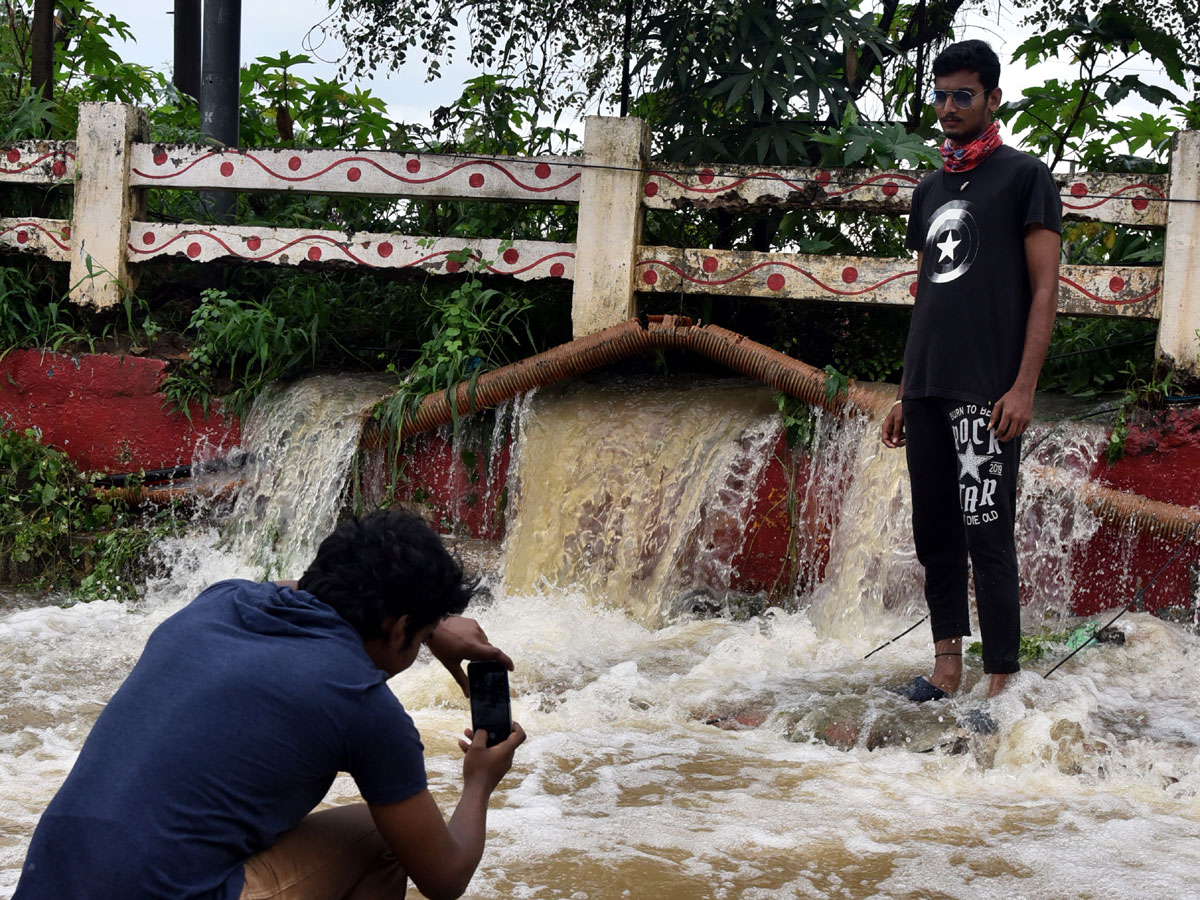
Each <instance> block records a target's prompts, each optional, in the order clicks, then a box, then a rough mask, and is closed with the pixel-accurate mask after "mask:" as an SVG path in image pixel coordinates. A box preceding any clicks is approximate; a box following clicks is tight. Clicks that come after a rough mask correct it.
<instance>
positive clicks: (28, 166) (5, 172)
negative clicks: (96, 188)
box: [0, 148, 75, 177]
mask: <svg viewBox="0 0 1200 900" xmlns="http://www.w3.org/2000/svg"><path fill="white" fill-rule="evenodd" d="M14 152H16V150H15V148H14V149H13V150H10V151H9V152H8V157H7V158H8V161H9V162H14V163H15V162H16V161H17V159H20V158H21V154H20V153H19V152H17V159H13V158H12V157H13V153H14ZM58 156H63V157H66V158H67V159H74V158H75V154H74V153H67V152H66V151H65V150H64V151H63V152H62V153H61V154H60V153H53V152H51V153H43V154H42V155H41V156H39V157H38V158H37V159H35V160H33V162H30V163H28V164H26V165H24V166H22V167H21V168H19V169H8V168H4V167H3V166H0V175H20V174H21V173H22V172H28V171H29V170H30V169H32V168H33V167H34V166H36V165H37V164H38V163H40V162H42V161H43V160H46V159H53V158H55V157H58ZM65 173H66V167H65V166H64V167H63V171H62V172H56V173H55V174H56V175H58V176H60V177H61V176H62V175H63V174H65Z"/></svg>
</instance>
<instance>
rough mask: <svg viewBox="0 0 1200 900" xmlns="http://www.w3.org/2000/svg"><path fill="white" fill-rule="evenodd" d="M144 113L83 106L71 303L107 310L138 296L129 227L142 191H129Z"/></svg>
mask: <svg viewBox="0 0 1200 900" xmlns="http://www.w3.org/2000/svg"><path fill="white" fill-rule="evenodd" d="M148 134H149V124H148V122H147V119H146V113H145V112H144V111H143V110H140V109H136V108H135V107H132V106H126V105H125V104H123V103H81V104H80V105H79V135H78V137H77V139H76V167H75V177H76V183H75V210H74V215H73V216H72V219H71V300H72V301H73V302H74V303H77V304H79V305H80V306H92V307H95V308H96V309H107V308H108V307H110V306H114V305H116V304H118V303H120V302H121V300H122V298H123V297H124V296H125V294H126V293H127V292H128V291H131V290H133V278H132V274H131V272H130V271H129V266H128V264H127V261H126V260H127V258H128V257H127V250H126V247H127V245H128V244H129V223H130V221H132V220H133V219H134V218H140V217H141V216H142V212H143V210H142V209H141V204H142V199H141V192H140V191H136V192H135V191H132V190H131V189H130V187H129V159H130V148H131V146H132V144H133V143H134V141H139V140H145V139H146V138H147V136H148Z"/></svg>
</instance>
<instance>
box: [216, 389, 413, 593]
mask: <svg viewBox="0 0 1200 900" xmlns="http://www.w3.org/2000/svg"><path fill="white" fill-rule="evenodd" d="M394 387H395V382H394V380H393V379H390V378H380V377H376V376H357V377H354V376H345V375H315V376H313V377H311V378H307V379H305V380H303V381H300V382H298V383H296V384H294V385H290V386H287V387H283V386H280V385H275V386H272V387H271V388H269V389H268V390H267V391H265V392H264V393H263V394H262V395H261V396H260V397H259V398H258V399H257V400H256V402H255V404H254V408H253V409H252V410H251V411H250V415H249V417H248V418H247V420H246V427H245V434H244V437H243V450H244V452H245V454H246V459H247V463H246V471H245V484H244V487H243V489H242V490H241V491H240V492H239V493H238V497H237V502H236V503H235V505H234V508H233V513H232V515H231V516H230V518H229V522H228V523H227V525H226V530H227V533H228V535H229V536H230V538H231V540H232V541H233V544H234V546H235V548H236V549H237V552H238V554H239V555H240V556H241V557H242V558H243V559H245V560H246V561H247V562H249V563H251V564H252V565H254V566H257V567H258V568H259V569H260V570H261V574H262V575H263V576H265V577H277V578H299V577H300V575H301V574H302V573H303V572H304V569H305V567H306V566H307V565H308V563H309V561H310V560H311V559H312V557H313V554H314V553H315V551H316V548H317V544H319V543H320V541H321V539H322V538H323V537H325V535H326V534H328V533H329V532H330V531H331V530H333V526H334V525H336V524H337V520H338V513H339V511H340V510H341V506H342V502H343V500H344V494H345V490H346V484H347V481H348V479H349V476H350V464H351V462H352V460H353V459H354V457H355V454H356V453H357V451H358V445H359V436H360V435H361V433H362V426H363V420H364V419H365V418H366V416H367V414H368V412H369V411H370V409H371V408H372V407H373V406H374V405H375V404H376V403H377V402H378V401H379V400H381V399H383V397H385V396H386V395H387V394H388V393H389V392H390V391H391V390H393V389H394Z"/></svg>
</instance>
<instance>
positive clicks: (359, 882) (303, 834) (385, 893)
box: [241, 803, 408, 900]
mask: <svg viewBox="0 0 1200 900" xmlns="http://www.w3.org/2000/svg"><path fill="white" fill-rule="evenodd" d="M407 883H408V881H407V878H406V877H405V874H404V870H403V869H402V868H400V864H399V863H398V862H397V861H396V858H395V857H394V856H392V854H391V852H390V851H389V850H388V848H387V845H386V844H385V843H384V841H383V838H382V837H381V836H380V834H379V832H378V831H377V830H376V829H375V822H374V820H373V819H372V818H371V812H370V810H369V809H367V805H366V804H365V803H353V804H350V805H348V806H337V807H334V808H332V809H323V810H321V811H320V812H315V813H311V814H309V815H307V816H305V817H304V820H303V821H302V822H301V823H300V824H299V825H297V826H296V827H295V828H293V829H292V830H291V831H289V832H287V833H286V834H284V836H283V837H281V838H280V839H279V843H278V844H276V845H275V846H274V847H270V848H268V849H266V850H263V851H262V852H261V853H256V854H254V856H252V857H250V858H249V859H248V860H246V882H245V884H244V885H243V887H242V895H241V900H268V898H278V900H368V898H372V900H374V898H385V897H386V898H399V897H403V896H404V891H405V888H406V887H407Z"/></svg>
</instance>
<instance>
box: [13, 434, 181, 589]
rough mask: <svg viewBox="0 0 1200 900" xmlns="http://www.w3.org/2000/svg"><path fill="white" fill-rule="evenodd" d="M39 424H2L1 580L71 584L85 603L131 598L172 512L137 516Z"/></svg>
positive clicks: (170, 524)
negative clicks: (104, 492)
mask: <svg viewBox="0 0 1200 900" xmlns="http://www.w3.org/2000/svg"><path fill="white" fill-rule="evenodd" d="M96 478H97V476H94V475H85V474H83V473H81V472H79V471H78V470H77V469H76V468H75V466H74V465H72V463H71V462H70V460H68V459H67V458H66V457H65V456H64V455H63V454H62V453H60V452H59V451H57V450H55V449H54V448H52V447H48V446H46V445H44V444H43V443H42V442H41V435H40V433H39V432H38V431H36V430H35V429H32V428H31V429H26V430H25V431H17V430H15V429H11V428H9V427H8V426H7V424H4V425H3V426H0V495H2V496H3V499H4V502H3V504H0V577H2V578H3V580H5V581H8V582H29V583H31V584H33V585H35V586H38V587H41V588H51V587H56V586H58V587H61V586H71V587H73V589H74V594H73V596H74V597H75V598H76V599H81V600H94V599H107V598H133V597H136V596H137V591H138V584H139V582H140V580H141V578H142V576H143V575H144V573H145V554H146V550H147V549H148V547H149V546H150V544H151V543H153V542H154V541H155V540H158V539H160V538H161V537H164V536H166V535H167V534H170V533H174V531H175V530H176V528H177V523H176V521H175V519H174V518H173V516H172V515H171V511H170V510H164V511H162V512H160V513H159V514H158V515H156V516H154V517H150V518H148V519H143V518H139V517H138V516H137V515H136V514H135V512H134V511H133V510H131V509H130V508H129V507H128V506H127V505H126V504H125V503H124V502H122V501H119V500H115V499H103V498H100V497H98V496H97V495H96V492H95V490H94V488H95V482H96Z"/></svg>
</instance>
